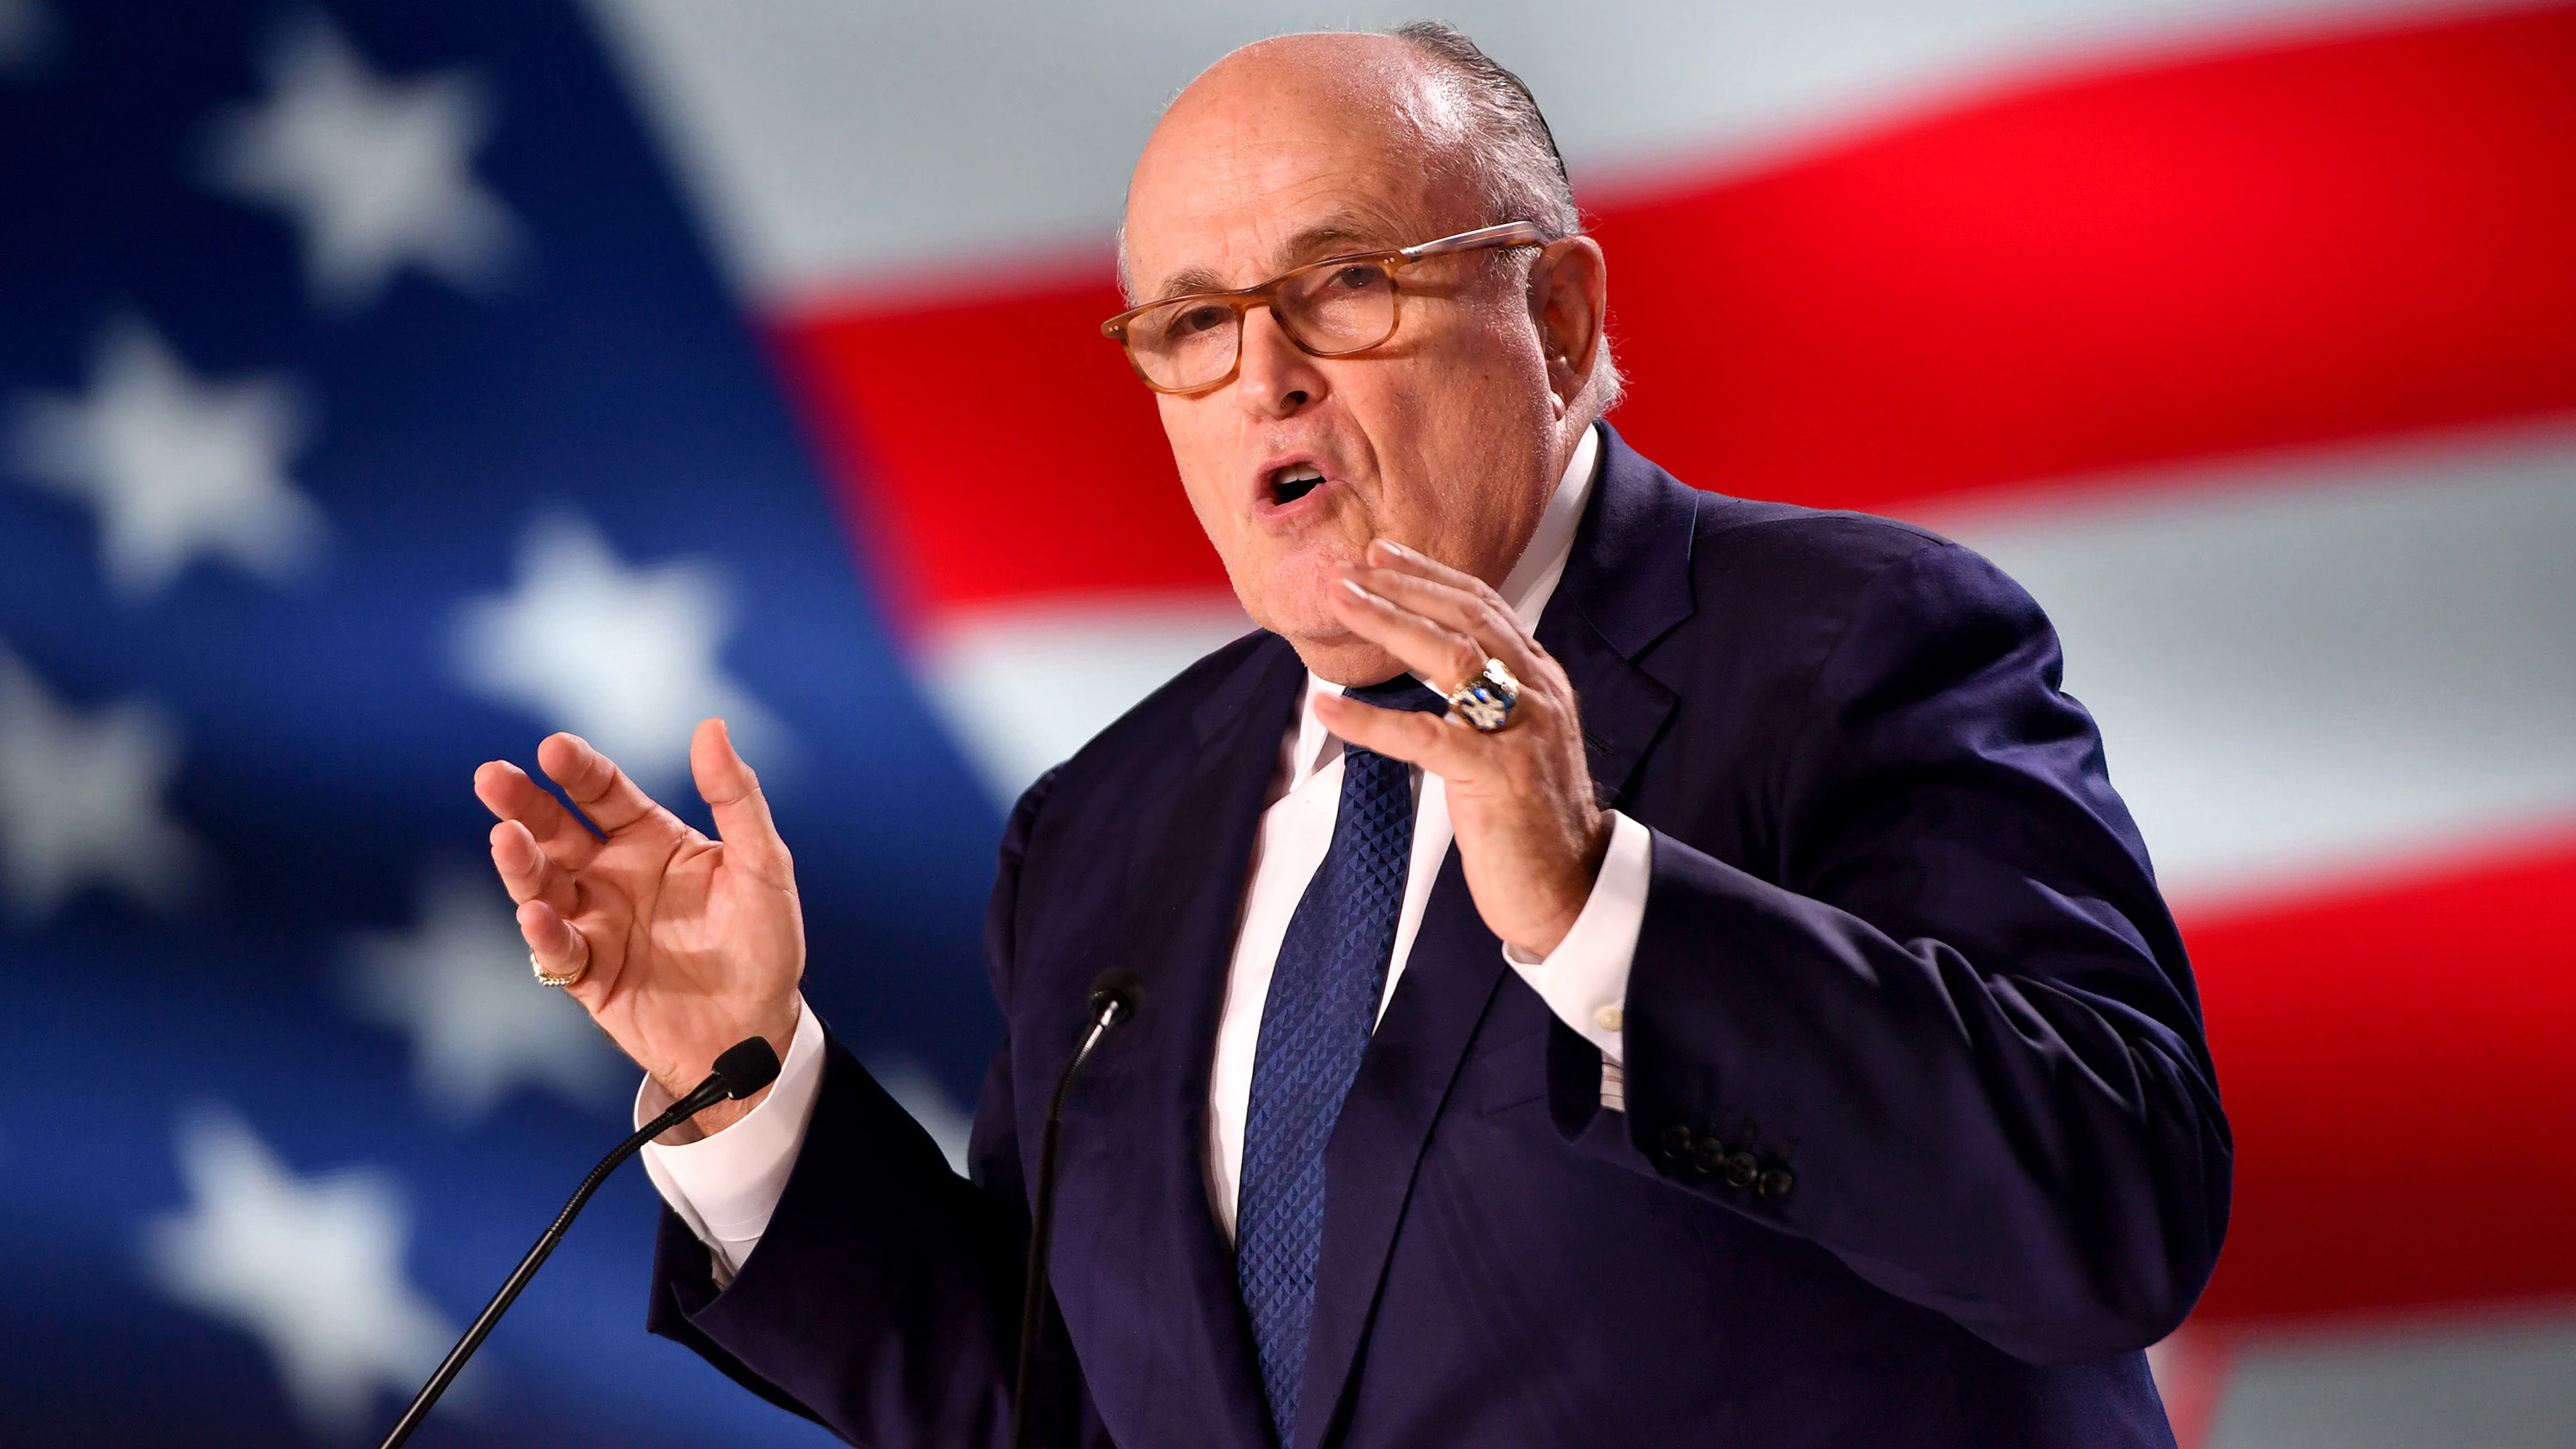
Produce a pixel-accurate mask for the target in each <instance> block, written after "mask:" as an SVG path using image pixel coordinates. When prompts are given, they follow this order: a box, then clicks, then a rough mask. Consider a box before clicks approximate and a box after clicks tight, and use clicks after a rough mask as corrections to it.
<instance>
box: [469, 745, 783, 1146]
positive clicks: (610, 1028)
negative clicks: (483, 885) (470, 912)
mask: <svg viewBox="0 0 2576 1449" xmlns="http://www.w3.org/2000/svg"><path fill="white" fill-rule="evenodd" d="M537 764H538V766H539V768H541V769H543V770H544V771H545V773H546V775H547V777H548V778H550V779H552V780H553V781H554V782H555V783H556V784H558V785H560V786H562V787H563V791H564V795H565V797H566V798H568V799H570V800H571V801H572V802H573V803H574V804H575V805H577V806H579V807H580V809H581V812H582V814H583V815H586V816H588V817H589V819H590V821H591V823H592V824H594V825H596V826H598V828H599V830H600V831H601V832H602V834H593V833H592V832H591V831H590V830H589V829H587V828H585V827H584V826H583V824H582V822H581V820H580V819H579V818H577V817H575V816H574V815H573V813H572V812H571V811H568V810H566V809H564V807H563V805H562V804H561V803H560V802H558V801H557V800H556V799H555V798H554V797H553V796H552V795H549V794H547V793H546V792H545V791H544V790H543V789H541V788H539V787H538V785H537V783H536V782H535V781H534V780H531V779H530V778H528V776H527V774H526V772H524V771H522V770H520V769H519V768H518V767H517V766H515V765H512V764H509V763H507V762H505V761H498V760H496V761H493V762H491V763H488V764H486V765H484V766H483V767H482V768H481V769H479V770H477V771H475V772H474V793H475V794H476V796H478V797H479V798H480V799H481V800H482V801H483V803H484V804H485V805H486V806H488V807H490V809H491V811H492V813H493V814H495V815H497V816H499V817H500V823H499V824H497V825H495V826H493V827H492V864H493V866H494V867H495V868H497V869H498V870H499V871H500V873H501V882H502V884H503V885H505V886H507V887H508V888H509V892H510V898H511V899H512V900H514V901H517V902H518V903H519V930H520V933H521V934H522V935H524V936H525V937H526V938H527V942H528V949H529V950H530V951H531V952H532V953H534V956H535V959H536V962H537V964H538V965H540V966H542V967H543V968H544V969H545V971H546V972H547V974H549V975H553V976H575V975H577V976H578V979H577V980H575V981H574V982H573V983H572V984H571V985H570V986H568V987H567V988H565V989H566V991H567V992H568V993H569V994H570V995H571V996H572V997H573V999H574V1000H576V1001H579V1002H580V1003H581V1004H582V1006H583V1007H584V1008H585V1009H587V1010H588V1011H589V1012H590V1014H591V1017H592V1019H593V1020H595V1021H597V1022H598V1023H599V1025H600V1027H601V1028H602V1029H603V1030H605V1031H606V1032H607V1033H608V1034H609V1036H610V1037H611V1038H612V1039H614V1040H615V1041H616V1043H617V1044H618V1045H619V1046H620V1047H622V1048H624V1049H625V1051H626V1053H627V1055H629V1056H631V1057H633V1058H634V1059H635V1060H636V1061H637V1062H638V1063H639V1064H641V1065H642V1066H643V1068H644V1069H645V1070H646V1071H647V1072H650V1073H651V1074H652V1075H653V1078H654V1080H655V1081H657V1082H659V1083H661V1084H662V1086H663V1087H664V1088H665V1089H666V1090H669V1091H671V1092H673V1093H674V1094H677V1093H682V1092H686V1091H687V1090H688V1089H689V1088H690V1087H692V1086H694V1085H696V1084H697V1081H698V1079H699V1078H700V1077H701V1076H703V1075H704V1074H705V1073H706V1071H707V1069H708V1066H709V1064H710V1063H712V1062H713V1061H714V1060H715V1057H716V1054H717V1053H719V1052H722V1051H723V1050H724V1049H725V1048H727V1047H730V1046H732V1045H733V1044H734V1043H736V1042H738V1041H740V1040H742V1039H743V1038H744V1037H746V1036H750V1035H752V1034H753V1033H755V1032H756V1033H758V1034H760V1035H762V1036H765V1037H768V1038H769V1041H770V1045H772V1046H773V1047H775V1048H777V1049H778V1051H779V1052H780V1053H781V1054H782V1055H783V1054H784V1053H785V1052H786V1050H787V1044H788V1039H789V1038H790V1036H792V1035H793V1033H794V1031H795V1026H796V1009H797V1008H796V986H797V982H798V980H799V979H800V978H801V977H802V976H803V974H804V969H805V925H804V916H803V912H802V910H801V909H800V907H799V906H798V903H797V899H796V875H795V865H794V862H793V861H792V860H791V859H790V858H789V856H788V853H787V846H786V843H785V842H784V841H782V840H781V839H779V836H778V827H777V826H776V824H775V823H774V822H772V820H771V819H770V815H769V803H768V801H767V799H766V798H765V797H764V796H763V795H762V794H761V792H760V781H759V779H758V778H757V777H756V776H754V775H753V773H752V771H751V767H750V766H749V765H748V764H745V763H744V762H743V759H742V757H741V756H740V755H738V754H736V753H735V752H734V748H733V741H732V739H731V738H730V736H729V735H728V734H727V733H726V730H725V727H724V723H723V721H721V720H708V721H706V722H704V723H702V724H700V725H699V726H698V729H697V734H696V735H695V737H694V738H693V739H692V740H691V741H690V744H689V770H690V773H691V774H692V775H693V776H695V778H696V781H697V786H698V793H699V794H700V795H701V796H702V797H704V798H705V800H706V802H707V805H708V807H709V808H710V809H711V810H712V811H713V812H714V814H715V824H716V830H717V833H718V837H719V838H715V839H710V838H709V837H707V836H706V835H704V834H701V833H700V832H699V831H697V830H695V829H693V828H691V827H690V826H689V825H688V824H687V823H686V822H684V821H682V820H681V819H680V818H679V817H678V816H676V815H673V814H672V813H671V812H670V811H668V810H666V809H664V808H662V806H660V805H658V804H656V803H655V802H654V801H653V799H652V798H651V797H650V796H648V795H646V794H645V793H644V792H643V790H642V789H640V788H638V787H637V786H636V784H635V782H634V781H632V780H630V779H628V778H627V776H626V773H625V771H623V770H620V769H618V768H617V766H616V765H615V764H614V763H613V762H612V761H610V760H609V758H608V757H607V756H605V755H603V754H601V753H600V752H599V751H597V750H595V749H593V748H591V746H590V743H589V742H588V741H586V740H584V739H582V738H581V737H580V736H578V735H570V734H557V735H549V736H548V737H547V738H546V739H545V741H544V742H543V743H542V744H540V745H538V747H537ZM748 1105H749V1104H748V1103H746V1104H742V1105H740V1106H735V1107H734V1108H733V1112H732V1113H729V1114H725V1115H724V1116H722V1117H719V1116H718V1114H717V1113H715V1112H712V1111H711V1112H710V1113H709V1114H707V1116H706V1117H705V1118H702V1119H701V1124H702V1126H703V1127H704V1128H705V1129H706V1130H710V1131H711V1130H714V1129H716V1128H718V1127H721V1126H722V1125H724V1122H725V1121H727V1120H730V1117H731V1116H732V1115H736V1114H738V1113H739V1112H740V1111H742V1110H745V1109H746V1108H747V1107H748Z"/></svg>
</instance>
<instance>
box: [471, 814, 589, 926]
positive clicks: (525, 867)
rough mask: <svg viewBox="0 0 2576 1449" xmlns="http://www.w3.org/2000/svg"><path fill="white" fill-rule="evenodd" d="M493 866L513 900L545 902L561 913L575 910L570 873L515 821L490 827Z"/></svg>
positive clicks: (575, 894)
mask: <svg viewBox="0 0 2576 1449" xmlns="http://www.w3.org/2000/svg"><path fill="white" fill-rule="evenodd" d="M492 868H493V869H494V870H496V871H498V872H500V875H501V884H502V886H503V887H504V888H505V889H507V890H508V891H509V892H510V899H511V900H513V901H519V902H526V901H533V900H541V901H544V902H545V903H546V904H547V905H550V906H552V907H554V908H555V910H556V911H557V912H558V913H559V914H562V915H567V916H569V915H571V914H573V913H574V910H575V908H576V904H577V902H578V900H579V892H578V891H577V890H576V888H575V887H574V884H573V878H572V874H571V872H569V871H566V870H564V869H562V868H561V867H559V866H557V865H556V864H555V863H554V861H553V860H551V859H549V858H548V857H547V855H546V853H545V852H544V851H543V850H541V849H539V848H538V847H537V842H536V837H534V836H532V835H530V834H529V833H528V828H527V827H526V826H524V825H522V824H520V823H519V822H518V821H516V820H504V821H502V822H501V823H500V824H498V825H495V826H493V827H492Z"/></svg>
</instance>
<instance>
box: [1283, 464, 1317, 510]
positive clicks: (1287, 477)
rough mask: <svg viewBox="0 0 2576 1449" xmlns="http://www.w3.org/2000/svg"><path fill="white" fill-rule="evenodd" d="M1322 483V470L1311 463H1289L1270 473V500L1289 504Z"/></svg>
mask: <svg viewBox="0 0 2576 1449" xmlns="http://www.w3.org/2000/svg"><path fill="white" fill-rule="evenodd" d="M1323 485H1324V475H1323V472H1322V471H1321V470H1320V469H1318V468H1316V467H1315V465H1314V464H1312V463H1291V464H1289V465H1288V466H1287V467H1285V468H1280V469H1278V470H1276V471H1274V472H1273V473H1271V475H1270V500H1271V501H1272V502H1273V503H1278V504H1289V503H1294V502H1296V501H1297V500H1298V499H1300V498H1303V497H1305V496H1306V495H1307V494H1309V493H1312V492H1314V491H1315V490H1316V489H1318V488H1320V487H1322V486H1323Z"/></svg>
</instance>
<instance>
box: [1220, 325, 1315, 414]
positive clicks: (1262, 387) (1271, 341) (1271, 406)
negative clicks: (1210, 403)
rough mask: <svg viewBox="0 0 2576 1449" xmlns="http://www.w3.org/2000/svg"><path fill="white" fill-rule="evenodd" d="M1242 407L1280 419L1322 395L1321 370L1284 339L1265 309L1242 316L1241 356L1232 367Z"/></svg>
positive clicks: (1282, 333) (1278, 326)
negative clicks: (1233, 367)
mask: <svg viewBox="0 0 2576 1449" xmlns="http://www.w3.org/2000/svg"><path fill="white" fill-rule="evenodd" d="M1234 383H1235V388H1236V390H1237V392H1238V394H1239V396H1240V397H1241V399H1242V403H1243V406H1244V407H1246V408H1249V409H1251V410H1252V411H1253V412H1255V413H1257V414H1259V415H1260V416H1262V417H1266V418H1284V417H1287V416H1289V415H1290V414H1292V413H1295V412H1296V411H1298V410H1299V409H1300V408H1305V407H1310V406H1312V405H1313V404H1314V403H1315V402H1316V401H1317V400H1319V399H1320V398H1322V397H1323V395H1324V373H1323V369H1321V368H1319V367H1317V366H1316V365H1315V359H1313V358H1311V357H1309V356H1307V355H1306V354H1305V353H1304V352H1302V351H1300V350H1299V349H1298V346H1297V344H1296V343H1294V342H1291V341H1289V340H1288V334H1287V332H1286V331H1285V330H1283V329H1282V328H1281V327H1280V325H1279V319H1278V317H1277V316H1275V315H1273V314H1272V312H1271V310H1270V309H1269V308H1267V307H1254V308H1251V309H1250V310H1248V311H1246V312H1245V313H1244V314H1243V354H1242V357H1241V358H1240V359H1239V361H1238V362H1237V363H1236V367H1235V377H1234Z"/></svg>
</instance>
